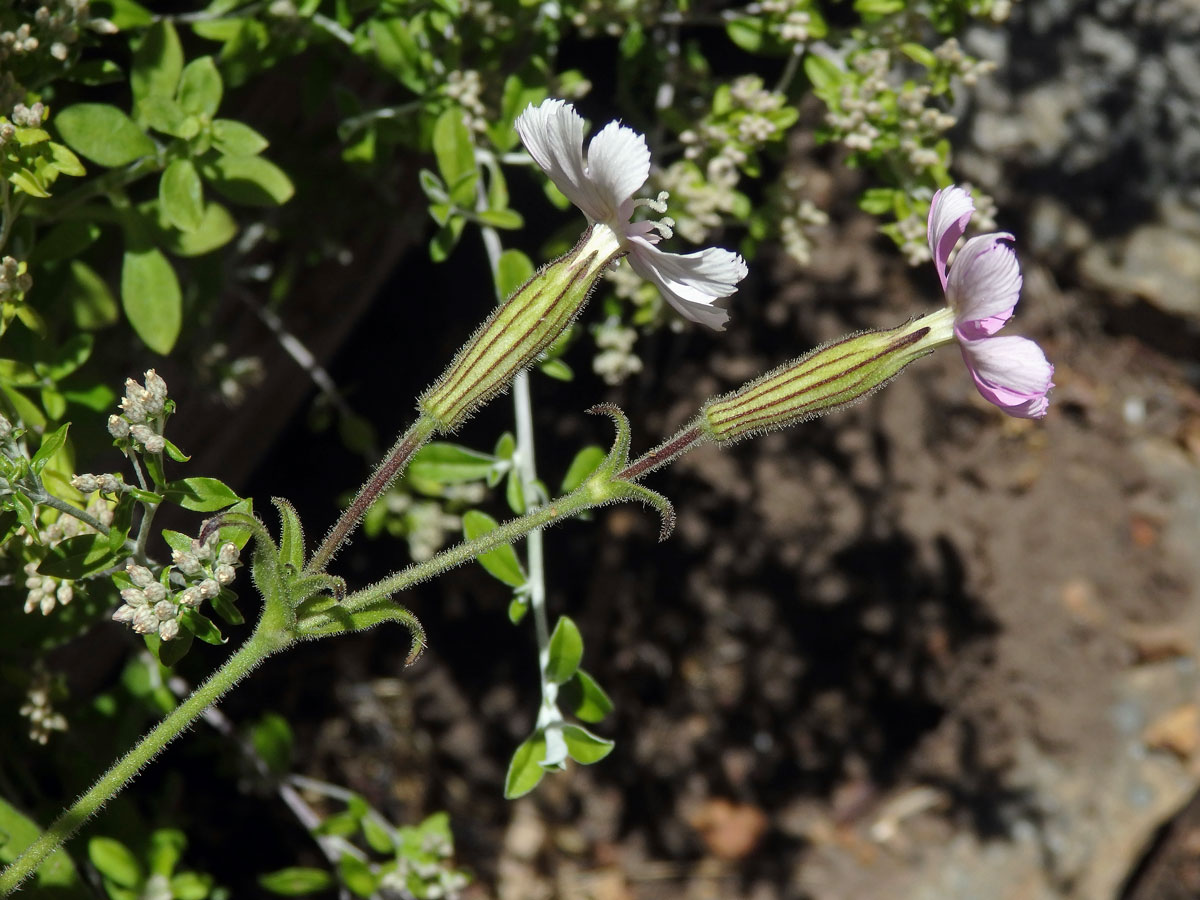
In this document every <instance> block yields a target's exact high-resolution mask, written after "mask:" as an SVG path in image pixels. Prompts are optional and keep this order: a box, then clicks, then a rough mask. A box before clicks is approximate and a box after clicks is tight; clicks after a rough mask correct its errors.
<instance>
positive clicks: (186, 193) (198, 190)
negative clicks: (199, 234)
mask: <svg viewBox="0 0 1200 900" xmlns="http://www.w3.org/2000/svg"><path fill="white" fill-rule="evenodd" d="M158 202H159V203H160V204H162V211H163V215H164V216H166V218H167V221H168V222H170V223H171V224H172V225H174V226H175V227H176V228H178V229H179V230H180V231H188V232H191V231H197V230H199V228H200V226H201V225H202V224H204V186H203V185H202V184H201V183H200V173H199V172H197V171H196V167H195V165H193V164H192V161H191V160H190V159H176V160H173V161H172V162H171V164H170V165H169V166H167V168H166V171H165V172H163V173H162V178H160V179H159V182H158Z"/></svg>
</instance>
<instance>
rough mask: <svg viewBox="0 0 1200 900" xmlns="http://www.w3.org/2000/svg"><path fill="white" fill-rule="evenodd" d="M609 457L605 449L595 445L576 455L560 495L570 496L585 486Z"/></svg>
mask: <svg viewBox="0 0 1200 900" xmlns="http://www.w3.org/2000/svg"><path fill="white" fill-rule="evenodd" d="M607 455H608V454H607V453H605V451H604V448H603V447H598V446H596V445H595V444H589V445H588V446H587V447H584V448H583V449H582V450H580V451H579V452H578V453H576V454H575V458H574V459H573V460H571V465H570V466H568V467H567V474H566V475H564V476H563V480H562V488H561V489H560V493H563V494H569V493H571V491H573V490H575V488H577V487H579V486H580V485H581V484H583V482H584V481H585V480H587V477H588V476H589V475H591V474H592V473H593V472H595V471H596V470H597V469H598V468H600V463H602V462H604V458H605V457H606V456H607Z"/></svg>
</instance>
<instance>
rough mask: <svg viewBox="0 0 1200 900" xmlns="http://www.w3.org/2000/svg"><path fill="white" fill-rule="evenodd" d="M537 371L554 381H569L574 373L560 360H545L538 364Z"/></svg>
mask: <svg viewBox="0 0 1200 900" xmlns="http://www.w3.org/2000/svg"><path fill="white" fill-rule="evenodd" d="M538 371H539V372H541V373H542V374H543V375H545V376H547V377H549V378H553V379H554V380H555V381H570V380H571V379H573V378H574V377H575V373H574V372H572V371H571V367H570V366H568V365H567V364H566V363H565V362H563V361H562V360H561V359H545V360H542V361H541V362H540V363H538Z"/></svg>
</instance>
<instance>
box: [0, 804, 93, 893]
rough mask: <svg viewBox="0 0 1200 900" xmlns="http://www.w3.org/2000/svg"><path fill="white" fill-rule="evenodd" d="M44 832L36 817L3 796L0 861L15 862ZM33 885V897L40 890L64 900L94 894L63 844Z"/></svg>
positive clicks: (34, 880)
mask: <svg viewBox="0 0 1200 900" xmlns="http://www.w3.org/2000/svg"><path fill="white" fill-rule="evenodd" d="M40 834H41V829H40V828H39V827H38V826H37V824H36V823H35V822H34V821H33V820H32V819H29V818H27V817H26V816H24V815H22V814H21V813H20V812H19V811H18V810H17V808H16V807H14V806H12V805H11V804H10V803H9V802H8V801H7V800H5V799H4V798H3V797H0V863H5V864H7V863H11V862H12V861H13V860H14V859H16V858H17V857H18V856H20V855H21V853H22V852H24V850H25V848H26V847H28V846H29V845H30V844H32V843H33V842H34V841H35V840H37V838H38V837H39V835H40ZM33 885H34V886H35V889H34V890H33V891H30V892H29V895H30V896H31V897H32V896H33V895H34V894H35V893H37V892H39V891H40V892H44V893H45V894H46V895H47V896H48V897H54V898H61V900H79V898H84V897H89V896H92V895H91V892H90V891H87V890H85V889H84V887H83V885H82V884H81V883H80V881H79V875H78V874H77V873H76V871H75V865H74V863H72V862H71V857H70V856H68V855H67V851H66V850H64V849H63V848H62V847H59V848H58V849H57V850H55V851H54V852H53V853H52V854H51V855H50V856H49V857H48V858H47V860H46V861H45V862H44V863H42V864H41V866H40V867H39V868H38V870H37V874H36V875H35V876H34V877H33Z"/></svg>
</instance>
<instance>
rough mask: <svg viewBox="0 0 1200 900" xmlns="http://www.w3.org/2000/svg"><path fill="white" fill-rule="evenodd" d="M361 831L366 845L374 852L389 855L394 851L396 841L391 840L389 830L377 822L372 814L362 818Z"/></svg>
mask: <svg viewBox="0 0 1200 900" xmlns="http://www.w3.org/2000/svg"><path fill="white" fill-rule="evenodd" d="M362 831H363V837H364V838H366V841H367V845H368V846H369V847H370V848H371V849H372V850H374V851H375V852H376V853H382V854H384V855H386V856H391V855H392V854H394V853H395V852H396V843H395V841H393V840H392V834H391V832H390V831H388V829H387V828H385V827H384V826H383V825H381V824H379V822H377V821H376V820H375V818H374V817H373V816H365V817H364V818H363V820H362Z"/></svg>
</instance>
